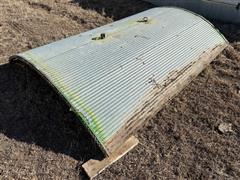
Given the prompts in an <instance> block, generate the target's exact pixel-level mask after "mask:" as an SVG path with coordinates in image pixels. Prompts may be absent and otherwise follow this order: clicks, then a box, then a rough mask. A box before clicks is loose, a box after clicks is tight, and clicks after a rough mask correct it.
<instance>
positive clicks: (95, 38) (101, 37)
mask: <svg viewBox="0 0 240 180" xmlns="http://www.w3.org/2000/svg"><path fill="white" fill-rule="evenodd" d="M105 38H106V34H105V33H101V34H100V36H98V37H94V38H92V40H102V39H105Z"/></svg>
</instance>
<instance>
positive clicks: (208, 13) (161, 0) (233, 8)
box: [144, 0, 240, 24]
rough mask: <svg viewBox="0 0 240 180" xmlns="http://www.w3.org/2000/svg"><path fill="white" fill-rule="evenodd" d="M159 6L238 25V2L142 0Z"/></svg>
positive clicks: (239, 17) (239, 14)
mask: <svg viewBox="0 0 240 180" xmlns="http://www.w3.org/2000/svg"><path fill="white" fill-rule="evenodd" d="M144 1H147V2H150V3H153V4H155V5H159V6H177V7H182V8H186V9H188V10H191V11H193V12H196V13H198V14H201V15H203V16H205V17H207V18H211V19H217V20H220V21H224V22H229V23H234V24H240V0H144Z"/></svg>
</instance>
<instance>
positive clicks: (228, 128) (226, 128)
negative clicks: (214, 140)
mask: <svg viewBox="0 0 240 180" xmlns="http://www.w3.org/2000/svg"><path fill="white" fill-rule="evenodd" d="M218 130H219V131H220V132H222V133H228V132H233V129H232V124H231V123H221V124H220V125H219V126H218Z"/></svg>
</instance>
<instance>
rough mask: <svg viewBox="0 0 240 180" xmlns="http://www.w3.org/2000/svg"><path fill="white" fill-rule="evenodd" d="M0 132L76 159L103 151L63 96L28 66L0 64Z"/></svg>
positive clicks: (82, 158) (94, 156)
mask: <svg viewBox="0 0 240 180" xmlns="http://www.w3.org/2000/svg"><path fill="white" fill-rule="evenodd" d="M0 84H1V85H0V97H1V98H0V133H3V134H5V135H6V136H7V137H9V138H14V139H16V140H17V141H23V142H26V143H28V144H36V145H38V146H41V147H42V148H44V149H46V150H51V151H54V152H56V153H62V154H65V155H68V156H71V157H73V158H74V159H76V160H81V161H82V160H84V161H86V160H88V159H90V158H95V159H101V158H102V157H103V154H102V153H101V151H100V149H99V148H98V146H97V145H96V144H94V143H93V139H92V137H90V135H89V133H88V132H86V130H85V128H84V127H83V126H82V124H81V123H80V121H79V119H78V118H77V117H76V116H75V114H73V113H72V112H70V111H69V107H68V106H67V104H66V103H65V102H64V101H63V100H62V98H61V97H60V96H59V95H58V94H57V93H56V92H55V91H54V90H53V88H52V87H50V86H49V85H48V83H47V82H46V81H44V80H43V79H42V78H41V76H40V75H38V74H37V73H36V72H35V71H33V70H31V69H30V68H29V67H28V66H20V65H17V64H5V65H1V66H0Z"/></svg>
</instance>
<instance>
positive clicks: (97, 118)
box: [12, 8, 226, 153]
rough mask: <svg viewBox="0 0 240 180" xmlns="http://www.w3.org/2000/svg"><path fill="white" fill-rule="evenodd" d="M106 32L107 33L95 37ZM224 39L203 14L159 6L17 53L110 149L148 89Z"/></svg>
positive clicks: (107, 151) (100, 142) (221, 43)
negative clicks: (109, 144)
mask: <svg viewBox="0 0 240 180" xmlns="http://www.w3.org/2000/svg"><path fill="white" fill-rule="evenodd" d="M144 17H147V21H146V22H144V21H143V19H144ZM145 20H146V19H145ZM101 33H105V35H106V37H105V38H104V39H99V40H94V39H95V38H96V37H100V34H101ZM223 44H226V40H225V38H224V37H223V36H222V35H221V34H220V33H219V32H218V31H216V30H215V29H214V28H213V27H212V25H211V24H209V23H208V22H206V21H205V20H204V19H202V18H201V17H199V16H196V15H194V14H191V13H189V12H187V11H184V10H181V9H177V8H154V9H151V10H148V11H145V12H142V13H139V14H137V15H134V16H131V17H128V18H126V19H123V20H120V21H117V22H114V23H112V24H108V25H105V26H103V27H100V28H97V29H94V30H91V31H88V32H85V33H81V34H79V35H76V36H73V37H70V38H67V39H64V40H60V41H57V42H54V43H51V44H48V45H45V46H42V47H39V48H36V49H33V50H30V51H27V52H24V53H21V54H18V55H17V56H14V57H12V59H17V58H19V59H21V60H22V61H24V62H26V63H28V64H31V65H32V66H33V67H34V68H36V69H37V70H38V71H39V72H40V73H41V74H42V75H44V76H45V77H46V78H47V79H48V81H49V82H50V83H51V84H52V85H53V86H54V87H56V89H57V90H58V91H59V92H60V93H61V94H62V96H63V97H64V98H65V99H66V101H67V102H68V103H69V104H70V106H71V109H72V110H73V111H74V112H75V113H76V114H77V115H79V116H80V117H81V120H82V122H83V123H84V125H85V126H86V127H87V128H88V129H89V131H90V132H91V133H92V135H93V136H94V137H95V139H96V140H97V141H98V143H99V144H100V145H101V146H102V147H103V149H104V150H105V152H106V153H109V152H110V151H111V150H109V148H108V147H107V145H106V144H108V143H109V141H110V139H111V138H113V136H114V135H116V133H117V132H119V131H120V130H121V128H122V127H123V126H124V125H126V123H127V122H128V121H129V120H130V119H131V118H132V117H133V116H134V113H135V110H136V109H137V108H139V107H141V106H143V104H144V103H145V102H146V101H145V99H146V94H148V93H149V92H151V90H152V89H153V88H155V87H156V85H159V86H162V85H164V83H165V80H166V79H167V77H168V75H169V74H170V73H171V72H173V71H183V70H184V68H185V67H187V66H189V64H191V63H193V62H195V61H197V60H198V59H199V57H200V56H201V55H202V54H203V53H204V52H205V51H207V50H209V49H210V50H211V49H214V48H215V47H217V46H218V45H223Z"/></svg>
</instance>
